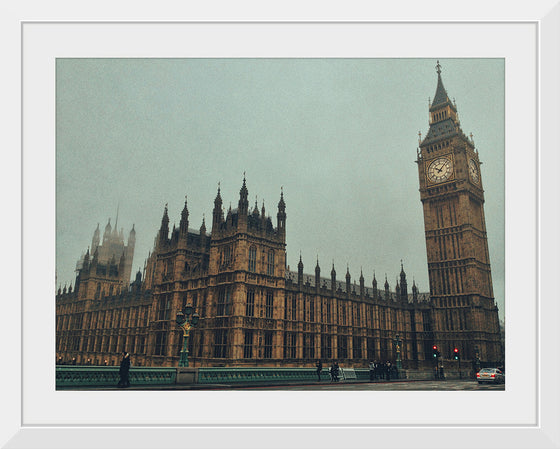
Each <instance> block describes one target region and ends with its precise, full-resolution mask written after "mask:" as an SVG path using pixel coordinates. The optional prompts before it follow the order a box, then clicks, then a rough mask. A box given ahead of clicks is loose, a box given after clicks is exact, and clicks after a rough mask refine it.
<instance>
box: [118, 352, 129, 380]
mask: <svg viewBox="0 0 560 449" xmlns="http://www.w3.org/2000/svg"><path fill="white" fill-rule="evenodd" d="M129 370H130V354H129V353H128V352H126V351H123V352H122V360H121V366H120V368H119V376H120V380H119V383H118V385H117V386H118V387H120V388H126V387H130V381H129V380H128V371H129Z"/></svg>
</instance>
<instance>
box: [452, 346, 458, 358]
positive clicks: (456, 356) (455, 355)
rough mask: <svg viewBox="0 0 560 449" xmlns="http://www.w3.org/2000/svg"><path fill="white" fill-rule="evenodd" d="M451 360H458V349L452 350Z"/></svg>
mask: <svg viewBox="0 0 560 449" xmlns="http://www.w3.org/2000/svg"><path fill="white" fill-rule="evenodd" d="M453 358H454V359H455V360H459V349H458V348H455V349H454V350H453Z"/></svg>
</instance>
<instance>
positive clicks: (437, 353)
mask: <svg viewBox="0 0 560 449" xmlns="http://www.w3.org/2000/svg"><path fill="white" fill-rule="evenodd" d="M432 355H433V356H434V358H437V356H438V355H439V351H438V349H437V346H436V345H434V346H433V347H432Z"/></svg>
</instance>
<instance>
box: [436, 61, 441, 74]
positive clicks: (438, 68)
mask: <svg viewBox="0 0 560 449" xmlns="http://www.w3.org/2000/svg"><path fill="white" fill-rule="evenodd" d="M436 72H437V73H438V75H439V74H440V73H441V65H440V63H439V59H438V61H437V64H436Z"/></svg>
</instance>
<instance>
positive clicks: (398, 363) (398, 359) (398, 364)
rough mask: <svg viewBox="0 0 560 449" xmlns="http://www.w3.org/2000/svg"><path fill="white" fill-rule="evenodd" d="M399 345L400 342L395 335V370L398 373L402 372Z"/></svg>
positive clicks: (398, 337) (399, 338)
mask: <svg viewBox="0 0 560 449" xmlns="http://www.w3.org/2000/svg"><path fill="white" fill-rule="evenodd" d="M401 344H402V340H401V337H400V336H399V334H397V335H395V351H396V353H397V369H398V370H399V372H400V371H401V370H402V363H401Z"/></svg>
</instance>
